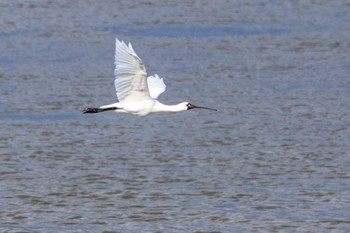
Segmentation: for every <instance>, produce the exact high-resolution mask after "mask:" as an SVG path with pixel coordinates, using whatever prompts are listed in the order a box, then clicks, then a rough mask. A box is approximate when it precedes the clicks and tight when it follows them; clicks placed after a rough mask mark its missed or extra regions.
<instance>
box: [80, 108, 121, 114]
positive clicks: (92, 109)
mask: <svg viewBox="0 0 350 233" xmlns="http://www.w3.org/2000/svg"><path fill="white" fill-rule="evenodd" d="M117 109H118V108H116V107H110V108H86V109H84V110H83V113H99V112H104V111H112V110H117Z"/></svg>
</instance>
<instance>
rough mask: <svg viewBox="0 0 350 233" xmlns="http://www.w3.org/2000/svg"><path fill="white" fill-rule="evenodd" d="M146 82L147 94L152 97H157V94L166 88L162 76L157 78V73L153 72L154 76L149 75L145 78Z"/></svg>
mask: <svg viewBox="0 0 350 233" xmlns="http://www.w3.org/2000/svg"><path fill="white" fill-rule="evenodd" d="M147 83H148V90H149V94H150V95H151V97H152V98H153V99H157V98H158V96H159V95H160V94H162V93H163V92H164V91H165V89H166V85H165V83H164V80H163V79H162V78H159V76H158V74H155V75H154V76H149V77H148V78H147Z"/></svg>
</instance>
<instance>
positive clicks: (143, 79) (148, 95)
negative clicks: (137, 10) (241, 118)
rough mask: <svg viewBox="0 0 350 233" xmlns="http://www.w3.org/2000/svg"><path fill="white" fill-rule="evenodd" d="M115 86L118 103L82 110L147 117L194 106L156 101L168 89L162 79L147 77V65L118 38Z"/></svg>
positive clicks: (186, 103) (155, 76)
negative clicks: (156, 113) (154, 113)
mask: <svg viewBox="0 0 350 233" xmlns="http://www.w3.org/2000/svg"><path fill="white" fill-rule="evenodd" d="M114 75H115V81H114V84H115V89H116V93H117V97H118V100H119V102H117V103H114V104H109V105H104V106H101V107H99V108H87V109H85V110H84V111H83V113H99V112H104V111H115V112H123V113H131V114H135V115H139V116H145V115H148V114H149V113H152V112H180V111H185V110H189V109H193V108H204V109H209V110H215V109H211V108H206V107H198V106H194V105H192V104H190V103H188V102H182V103H179V104H176V105H165V104H162V103H160V102H159V101H157V100H156V99H157V98H158V96H159V95H160V94H161V93H163V92H164V91H165V89H166V86H165V84H164V81H163V79H161V78H159V76H158V75H157V74H156V75H154V76H149V77H147V72H146V68H145V66H144V65H143V63H142V61H141V59H140V58H139V57H138V56H137V54H136V53H135V51H134V49H133V48H132V46H131V44H130V43H129V46H127V45H126V44H125V43H124V42H123V41H119V40H118V38H117V39H116V43H115V70H114Z"/></svg>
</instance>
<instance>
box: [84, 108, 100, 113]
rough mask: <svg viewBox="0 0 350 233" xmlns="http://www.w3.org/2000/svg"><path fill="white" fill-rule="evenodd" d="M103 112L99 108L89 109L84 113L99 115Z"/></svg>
mask: <svg viewBox="0 0 350 233" xmlns="http://www.w3.org/2000/svg"><path fill="white" fill-rule="evenodd" d="M101 110H102V109H99V108H87V109H84V110H83V113H99V112H101Z"/></svg>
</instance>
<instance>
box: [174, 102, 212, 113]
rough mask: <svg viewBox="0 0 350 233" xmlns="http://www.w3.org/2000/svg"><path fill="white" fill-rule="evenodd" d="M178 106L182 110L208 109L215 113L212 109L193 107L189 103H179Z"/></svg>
mask: <svg viewBox="0 0 350 233" xmlns="http://www.w3.org/2000/svg"><path fill="white" fill-rule="evenodd" d="M179 105H180V106H181V108H182V109H184V110H190V109H194V108H201V109H208V110H212V111H217V110H216V109H214V108H207V107H200V106H196V105H193V104H191V103H189V102H183V103H180V104H179Z"/></svg>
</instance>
